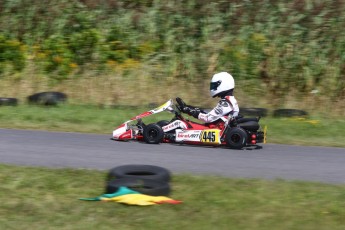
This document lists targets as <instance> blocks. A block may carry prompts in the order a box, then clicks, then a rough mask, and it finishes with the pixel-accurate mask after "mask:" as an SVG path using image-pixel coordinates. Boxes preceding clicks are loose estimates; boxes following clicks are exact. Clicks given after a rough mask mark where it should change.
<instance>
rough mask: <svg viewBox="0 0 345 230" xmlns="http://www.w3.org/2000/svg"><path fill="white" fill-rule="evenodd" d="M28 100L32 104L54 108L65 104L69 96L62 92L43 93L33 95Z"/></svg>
mask: <svg viewBox="0 0 345 230" xmlns="http://www.w3.org/2000/svg"><path fill="white" fill-rule="evenodd" d="M27 99H28V102H29V103H30V104H37V105H46V106H52V105H58V104H59V103H61V102H65V101H66V100H67V96H66V94H64V93H60V92H41V93H36V94H33V95H31V96H29V97H28V98H27Z"/></svg>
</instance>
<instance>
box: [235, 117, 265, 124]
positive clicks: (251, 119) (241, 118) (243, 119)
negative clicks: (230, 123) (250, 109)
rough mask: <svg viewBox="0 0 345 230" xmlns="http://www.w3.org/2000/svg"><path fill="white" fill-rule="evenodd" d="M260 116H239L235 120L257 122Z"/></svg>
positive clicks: (238, 121)
mask: <svg viewBox="0 0 345 230" xmlns="http://www.w3.org/2000/svg"><path fill="white" fill-rule="evenodd" d="M259 120H260V118H258V117H248V118H247V117H240V118H237V119H236V121H237V123H238V124H240V123H244V122H248V121H255V122H259Z"/></svg>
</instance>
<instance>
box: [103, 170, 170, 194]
mask: <svg viewBox="0 0 345 230" xmlns="http://www.w3.org/2000/svg"><path fill="white" fill-rule="evenodd" d="M170 179H171V176H170V172H169V170H167V169H165V168H162V167H159V166H154V165H122V166H118V167H115V168H112V169H110V170H109V173H108V175H107V178H106V188H105V193H107V194H112V193H115V192H116V191H117V190H118V189H119V188H120V187H127V188H129V189H132V190H134V191H137V192H139V193H142V194H145V195H150V196H168V195H169V194H170V192H171V188H170V184H169V182H170Z"/></svg>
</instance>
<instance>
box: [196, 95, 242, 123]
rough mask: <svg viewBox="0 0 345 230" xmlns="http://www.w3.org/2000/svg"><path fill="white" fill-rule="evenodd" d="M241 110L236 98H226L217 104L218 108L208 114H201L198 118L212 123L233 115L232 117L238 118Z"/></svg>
mask: <svg viewBox="0 0 345 230" xmlns="http://www.w3.org/2000/svg"><path fill="white" fill-rule="evenodd" d="M239 111H240V109H239V107H238V104H237V100H236V98H235V97H234V96H225V97H223V98H222V99H221V100H220V101H219V102H218V104H217V106H216V107H215V108H214V109H212V110H211V111H210V112H208V113H202V111H200V113H199V114H198V117H196V118H197V119H199V120H202V121H204V122H206V123H211V122H214V121H216V120H218V119H219V118H221V117H223V116H228V115H231V116H232V117H237V116H238V113H239Z"/></svg>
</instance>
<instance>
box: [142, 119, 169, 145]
mask: <svg viewBox="0 0 345 230" xmlns="http://www.w3.org/2000/svg"><path fill="white" fill-rule="evenodd" d="M143 137H144V141H145V142H146V143H148V144H159V143H160V142H162V141H163V137H164V132H163V129H162V127H160V126H159V125H158V124H155V123H153V124H149V125H147V126H146V127H145V128H144V131H143Z"/></svg>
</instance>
